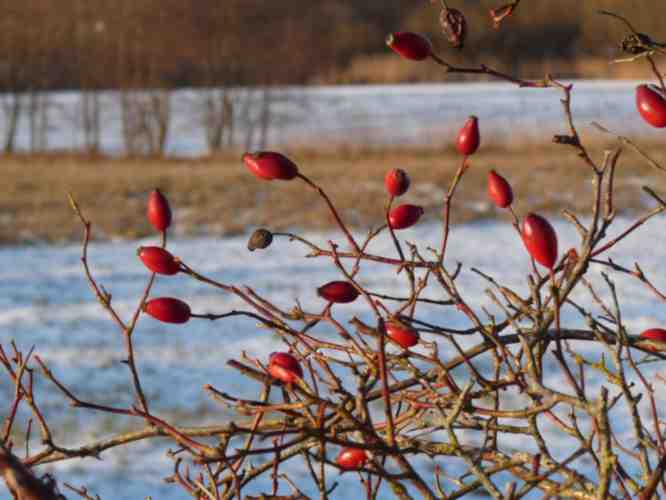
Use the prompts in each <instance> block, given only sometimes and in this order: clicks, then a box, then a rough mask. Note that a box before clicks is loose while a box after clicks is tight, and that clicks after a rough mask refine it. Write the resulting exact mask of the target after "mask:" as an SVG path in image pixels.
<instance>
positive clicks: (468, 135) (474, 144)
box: [456, 115, 481, 156]
mask: <svg viewBox="0 0 666 500" xmlns="http://www.w3.org/2000/svg"><path fill="white" fill-rule="evenodd" d="M480 143H481V136H480V135H479V119H478V118H477V117H476V116H474V115H472V116H470V117H469V118H468V119H467V121H466V122H465V124H464V125H463V126H462V128H461V129H460V132H458V137H457V139H456V148H457V149H458V152H459V153H460V154H461V155H464V156H470V155H473V154H474V153H476V150H477V149H479V144H480Z"/></svg>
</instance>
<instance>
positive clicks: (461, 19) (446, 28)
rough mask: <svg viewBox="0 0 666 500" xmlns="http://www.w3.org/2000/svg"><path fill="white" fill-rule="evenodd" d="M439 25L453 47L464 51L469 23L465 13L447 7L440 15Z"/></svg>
mask: <svg viewBox="0 0 666 500" xmlns="http://www.w3.org/2000/svg"><path fill="white" fill-rule="evenodd" d="M439 24H440V26H441V27H442V32H443V33H444V36H446V39H447V40H448V41H449V43H450V44H451V46H452V47H453V48H455V49H462V48H463V45H465V38H467V21H466V20H465V16H464V15H463V13H462V12H460V11H459V10H458V9H449V8H446V7H445V8H444V9H442V12H441V13H440V15H439Z"/></svg>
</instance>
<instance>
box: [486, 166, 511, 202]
mask: <svg viewBox="0 0 666 500" xmlns="http://www.w3.org/2000/svg"><path fill="white" fill-rule="evenodd" d="M488 197H489V198H490V199H491V200H492V201H493V203H494V204H495V205H497V206H498V207H499V208H506V207H508V206H509V205H511V203H513V191H512V190H511V185H510V184H509V183H508V182H507V180H506V179H505V178H504V177H502V176H501V175H500V174H498V173H497V172H495V171H494V170H491V171H490V172H488Z"/></svg>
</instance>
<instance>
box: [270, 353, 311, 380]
mask: <svg viewBox="0 0 666 500" xmlns="http://www.w3.org/2000/svg"><path fill="white" fill-rule="evenodd" d="M268 373H270V375H271V377H273V378H275V379H277V380H279V381H281V382H284V383H285V384H293V383H294V382H296V381H297V380H298V379H301V378H303V369H302V368H301V365H300V364H299V362H298V360H297V359H296V358H295V357H294V356H292V355H291V354H289V353H286V352H274V353H273V354H271V355H270V357H269V358H268Z"/></svg>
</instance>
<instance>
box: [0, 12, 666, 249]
mask: <svg viewBox="0 0 666 500" xmlns="http://www.w3.org/2000/svg"><path fill="white" fill-rule="evenodd" d="M451 6H452V7H456V8H460V9H462V10H463V11H464V13H465V15H466V17H467V20H468V25H469V37H468V40H467V43H466V46H465V49H464V50H462V51H457V50H454V49H451V48H449V47H448V46H447V45H446V41H445V40H444V37H443V36H442V34H441V32H440V28H439V23H438V18H439V9H440V8H439V3H438V2H434V3H429V2H427V1H426V0H423V1H419V2H413V1H404V0H403V1H400V0H381V1H380V0H366V1H363V2H342V1H334V2H311V1H301V0H290V1H287V2H280V3H278V4H274V3H270V2H264V1H259V0H225V1H224V2H219V1H213V0H199V1H197V2H180V1H174V0H132V1H130V0H118V1H116V2H107V1H103V0H71V1H67V2H61V3H59V4H58V8H57V9H55V8H54V7H53V4H51V3H50V2H43V1H40V0H24V1H20V2H19V1H13V0H9V1H8V2H7V5H6V8H5V9H4V10H3V15H2V17H1V18H0V152H1V153H2V154H3V156H2V157H1V159H0V175H2V178H3V185H4V186H3V192H2V195H1V196H0V243H5V244H7V243H39V242H50V243H53V242H63V241H71V240H72V239H74V238H76V237H78V228H77V227H76V224H75V220H74V219H73V218H72V216H71V213H70V211H69V210H68V208H67V202H66V193H67V192H70V191H71V192H72V193H73V194H74V195H75V196H76V197H77V199H79V200H80V201H81V202H82V203H83V204H84V205H86V206H90V210H91V211H92V212H91V214H90V215H91V216H92V217H93V218H94V219H95V221H96V222H97V232H96V235H97V237H99V238H114V237H123V238H134V237H142V236H144V235H146V234H147V230H148V227H147V225H146V224H145V222H144V221H143V219H142V217H141V213H142V211H143V203H144V199H145V196H146V193H147V192H148V191H149V190H150V189H152V188H154V187H155V186H159V187H161V188H162V189H164V190H166V191H168V193H169V195H170V197H171V198H172V199H173V200H174V201H175V202H176V205H177V206H178V207H179V209H178V212H177V214H176V217H177V220H178V221H179V224H178V228H179V231H181V234H182V235H188V236H195V235H202V234H209V235H225V234H235V233H238V232H242V231H245V230H247V229H248V228H249V226H254V225H257V224H268V223H269V222H270V223H271V224H272V225H273V226H274V227H276V228H285V227H293V226H298V227H305V228H308V229H318V228H319V229H322V228H325V227H329V222H330V221H328V218H327V217H325V216H324V214H323V212H322V211H321V210H320V209H319V208H316V207H315V208H312V205H311V204H312V203H313V202H314V199H313V198H312V197H311V196H310V195H308V194H306V195H304V196H294V193H296V192H297V190H299V188H297V187H294V186H287V187H285V186H282V187H281V188H280V189H279V190H276V189H274V186H266V185H262V184H260V183H255V182H253V180H252V179H250V178H249V177H248V175H247V173H246V172H245V171H244V169H243V168H242V166H241V164H240V161H239V157H240V154H241V152H243V151H246V150H253V149H265V148H268V149H279V150H281V151H284V152H286V153H288V154H289V155H290V156H292V157H293V158H294V159H295V160H296V161H297V163H299V164H300V165H301V167H302V168H303V169H304V171H306V172H307V173H308V175H311V176H312V177H313V178H314V179H315V180H317V181H321V182H322V183H325V184H327V185H328V186H329V187H330V189H331V193H332V195H333V197H334V198H336V201H337V202H338V203H340V204H341V207H342V209H343V211H345V212H346V216H347V217H348V219H349V221H350V223H351V224H352V225H354V226H355V227H357V228H365V227H367V226H368V225H370V224H377V223H378V222H380V221H381V213H380V212H378V211H377V209H376V207H377V203H376V202H377V197H378V196H380V195H381V194H382V186H381V180H382V177H383V173H384V172H385V171H386V170H387V169H388V168H391V167H402V168H405V169H407V170H408V171H409V172H410V174H411V175H412V176H413V178H414V181H415V190H414V193H415V196H417V197H418V199H419V200H420V201H421V202H422V203H424V204H426V205H429V206H431V207H433V208H434V207H435V206H437V204H438V203H440V202H441V197H442V195H443V189H444V188H443V186H444V185H445V182H446V181H447V180H448V178H450V175H451V174H452V173H453V172H454V170H455V168H456V167H457V164H458V161H459V158H458V157H457V156H456V154H455V153H454V151H453V149H452V141H453V138H454V137H455V133H456V132H457V130H458V128H459V127H460V125H461V124H462V123H463V121H464V120H465V118H466V117H467V116H468V115H470V114H477V115H478V116H479V118H480V121H481V130H482V137H483V139H482V141H483V142H482V144H483V146H482V150H481V153H480V154H479V155H478V156H477V157H475V159H474V162H473V163H474V168H473V169H472V170H471V171H470V175H468V176H467V178H466V180H465V183H464V188H463V189H465V190H466V192H465V202H464V203H462V204H461V205H462V206H461V207H460V209H459V210H460V211H459V217H460V220H470V219H472V218H483V217H494V216H495V215H496V214H495V212H494V211H493V210H491V208H490V206H489V205H488V203H487V202H486V201H485V198H484V196H483V190H484V188H485V184H484V182H485V175H486V173H487V171H488V170H489V169H490V168H498V169H500V170H501V171H502V173H504V174H505V175H507V176H508V178H509V179H510V180H511V181H512V182H513V184H514V186H515V189H516V190H517V191H518V193H519V194H520V195H521V196H519V200H521V201H520V203H524V204H525V206H526V207H527V206H528V205H529V207H530V208H532V209H546V210H555V209H558V208H562V207H563V206H565V205H566V206H568V207H570V208H576V209H582V208H584V207H579V206H578V201H577V200H579V199H580V197H579V196H578V195H579V194H580V193H576V192H572V191H570V190H569V188H568V185H567V182H564V179H565V178H570V177H571V176H573V177H577V176H578V175H583V173H582V172H581V169H580V166H579V165H578V163H577V159H576V157H575V156H574V154H573V151H567V150H566V149H565V148H560V149H559V150H557V149H554V147H553V146H552V145H550V142H551V139H552V136H553V134H557V133H563V132H565V130H564V129H563V126H564V121H563V119H562V111H561V106H560V104H559V92H558V91H556V90H538V89H536V90H535V89H518V88H516V87H515V86H511V85H507V84H502V83H488V82H484V81H481V82H475V83H473V82H469V81H464V82H462V81H461V80H465V79H469V75H448V76H447V75H444V74H443V72H442V71H441V68H439V67H438V66H437V65H435V64H432V63H429V62H424V63H414V62H409V61H405V60H402V59H401V58H399V57H397V56H396V55H395V54H393V53H391V52H390V50H388V48H387V47H386V46H385V44H384V37H385V35H386V34H387V33H389V32H392V31H397V30H413V31H418V32H422V33H425V34H427V35H428V36H429V37H430V38H431V39H432V41H433V43H434V45H435V47H436V49H437V51H438V52H439V53H440V54H441V55H442V57H444V58H445V59H446V60H448V61H450V62H451V63H453V64H464V65H478V64H480V63H484V64H488V65H490V66H493V67H496V68H498V69H500V70H502V71H505V72H507V73H511V74H515V75H519V76H520V77H522V78H535V79H538V78H543V77H544V75H545V74H546V73H552V74H553V75H554V76H556V77H558V78H560V79H563V80H566V81H569V80H570V79H574V81H576V82H577V83H576V84H575V89H574V94H573V110H574V118H575V119H576V121H577V124H578V125H579V126H580V127H581V132H582V133H583V136H584V139H585V140H587V141H590V142H591V143H593V144H594V146H595V148H596V149H597V150H598V152H599V154H601V149H603V148H604V147H608V146H610V145H612V144H613V142H612V138H611V137H609V136H604V135H603V134H600V133H598V132H595V131H593V130H592V129H591V128H590V127H589V124H590V122H591V121H593V120H596V121H599V122H601V123H603V124H604V125H606V126H608V127H610V128H613V129H614V131H616V132H618V133H622V134H626V135H629V136H631V137H634V138H637V139H639V140H640V141H641V144H643V145H645V146H646V147H648V148H652V150H653V153H654V155H656V157H657V158H659V157H660V154H661V153H660V152H659V151H658V146H659V144H660V140H661V136H660V134H659V133H658V131H655V130H653V129H650V128H649V127H648V126H646V125H644V124H643V123H641V122H640V119H639V118H638V117H637V115H636V113H635V109H634V103H633V89H634V87H635V85H636V83H637V82H640V81H644V80H645V79H649V77H650V73H649V68H648V65H647V63H645V62H644V61H639V62H637V63H635V64H610V61H611V60H613V59H615V58H617V57H618V56H619V55H620V52H619V49H618V44H619V41H620V40H621V38H622V37H623V36H624V35H625V34H626V28H625V27H624V26H623V25H622V23H620V22H619V21H618V20H616V19H613V18H610V17H608V16H603V15H600V14H599V13H598V11H599V10H600V9H608V10H613V11H615V12H618V13H620V14H624V15H627V16H629V17H630V18H631V21H632V22H633V23H634V25H635V26H637V28H638V29H639V30H641V31H645V32H648V33H650V34H651V36H653V37H654V38H655V39H656V40H662V39H663V40H666V32H665V31H666V27H665V26H664V25H663V23H659V20H660V19H662V18H663V15H662V14H666V4H663V5H662V4H660V3H654V2H646V1H629V2H627V1H610V0H603V1H602V0H597V1H586V2H580V1H578V0H562V1H558V2H546V1H541V2H538V1H537V2H524V3H523V4H521V6H520V8H519V9H518V10H517V11H516V13H515V14H514V15H513V16H512V17H511V18H509V19H508V20H506V21H505V22H504V23H503V25H502V27H501V29H499V30H496V29H493V28H492V26H491V21H490V17H489V16H488V10H489V9H490V8H492V7H497V6H498V2H496V1H492V0H484V1H467V2H461V3H460V5H453V4H451ZM648 7H649V8H648ZM472 76H474V75H472ZM477 76H478V75H477ZM581 78H583V79H585V80H584V81H580V82H579V81H578V79H581ZM478 79H479V78H477V80H478ZM614 79H617V81H615V82H614V81H613V80H614ZM627 79H630V80H627ZM480 80H486V79H485V78H483V77H481V78H480ZM340 84H344V85H340ZM369 84H372V85H369ZM568 153H571V154H568ZM634 163H635V164H636V168H633V167H632V168H630V169H623V170H621V171H620V179H619V180H620V182H626V183H627V190H626V191H625V193H626V203H625V204H623V205H622V206H623V207H625V208H636V207H639V206H640V205H641V203H642V198H641V197H640V190H639V185H640V181H641V179H644V178H645V176H649V175H651V174H649V173H648V172H646V171H645V170H644V169H642V167H639V166H638V165H639V164H640V162H639V161H635V162H634ZM565 172H566V173H565ZM655 182H657V183H658V181H656V180H655ZM657 185H658V184H657ZM535 186H539V187H538V188H536V189H535ZM543 186H548V188H547V189H544V187H543ZM581 186H586V184H583V183H581ZM544 191H545V192H544ZM298 192H299V193H300V191H298ZM268 207H270V208H268ZM435 215H436V214H431V216H435ZM269 216H270V217H269ZM269 218H270V220H269Z"/></svg>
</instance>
